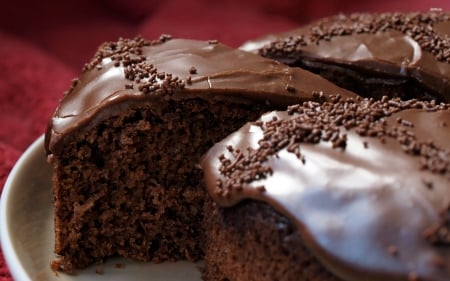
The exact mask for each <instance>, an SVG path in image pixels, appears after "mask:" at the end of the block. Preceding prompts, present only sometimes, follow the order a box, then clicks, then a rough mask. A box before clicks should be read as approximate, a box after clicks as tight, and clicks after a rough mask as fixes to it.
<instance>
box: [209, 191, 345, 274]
mask: <svg viewBox="0 0 450 281" xmlns="http://www.w3.org/2000/svg"><path fill="white" fill-rule="evenodd" d="M205 213H206V214H209V215H208V216H206V217H205V236H206V237H208V238H207V239H206V247H205V253H206V255H205V268H204V269H203V272H202V273H203V274H202V278H203V280H206V281H216V280H248V281H264V280H266V281H272V280H280V281H281V280H302V281H317V280H320V281H341V279H339V278H337V277H336V276H334V275H333V274H331V273H330V272H329V271H328V270H327V269H326V268H324V266H323V265H322V264H321V263H320V262H319V261H318V260H317V258H316V257H314V255H312V254H311V252H310V251H309V250H308V249H307V248H306V247H305V246H304V244H305V243H304V242H303V240H302V238H301V237H300V235H299V232H298V231H297V228H296V227H295V225H293V224H292V222H290V221H289V219H287V218H286V217H285V216H283V215H281V214H280V213H278V212H277V211H276V210H274V208H273V207H272V206H270V205H269V204H267V203H264V202H260V201H245V202H241V203H239V204H237V205H236V206H234V207H233V208H223V207H218V206H217V205H216V204H215V203H213V201H212V200H211V199H209V200H207V204H206V205H205Z"/></svg>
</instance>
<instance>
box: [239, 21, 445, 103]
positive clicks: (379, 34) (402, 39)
mask: <svg viewBox="0 0 450 281" xmlns="http://www.w3.org/2000/svg"><path fill="white" fill-rule="evenodd" d="M449 19H450V13H448V12H429V13H409V14H408V13H406V14H401V13H386V14H353V15H348V16H346V15H338V16H334V17H330V18H325V19H322V20H319V21H317V22H314V23H312V24H310V25H307V26H305V27H301V28H298V29H295V30H291V31H287V32H284V33H280V34H270V35H267V36H265V37H263V38H260V39H257V40H253V41H249V42H246V43H245V44H244V45H243V46H242V47H241V49H243V50H246V51H251V52H260V53H261V54H262V55H264V56H267V57H272V58H276V59H278V60H280V61H282V62H284V63H287V64H291V65H292V64H294V65H295V64H296V63H297V62H298V61H307V62H305V63H306V64H308V63H309V64H316V63H324V64H328V65H336V66H339V67H344V68H347V69H350V70H356V71H360V72H363V73H368V74H369V76H370V74H372V75H373V77H380V78H383V79H386V83H393V82H392V81H391V82H389V79H391V80H393V79H412V80H413V81H415V82H416V83H417V85H419V86H420V87H423V89H424V90H427V91H430V92H431V94H432V95H434V96H436V97H438V98H439V99H440V100H443V101H446V102H449V101H450V94H449V93H450V59H449V55H450V53H448V51H446V50H448V48H450V40H449V36H450V20H449ZM299 37H301V40H298V38H299ZM427 40H428V41H429V42H428V43H427ZM433 42H439V43H437V44H435V43H433ZM311 66H312V67H314V66H313V65H311Z"/></svg>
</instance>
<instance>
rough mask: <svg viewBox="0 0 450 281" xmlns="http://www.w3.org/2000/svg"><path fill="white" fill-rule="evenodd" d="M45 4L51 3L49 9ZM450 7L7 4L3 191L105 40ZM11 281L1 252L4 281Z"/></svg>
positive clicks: (127, 1)
mask: <svg viewBox="0 0 450 281" xmlns="http://www.w3.org/2000/svg"><path fill="white" fill-rule="evenodd" d="M43 2H44V3H43ZM436 7H440V8H443V9H447V10H448V9H450V2H449V1H448V0H410V1H404V0H378V1H356V0H355V1H352V0H321V1H306V0H277V1H272V0H260V1H258V0H240V1H234V0H222V1H210V0H194V1H186V0H165V1H158V0H98V1H88V0H79V1H56V0H49V1H31V0H15V1H3V3H2V4H1V8H0V125H1V126H0V191H1V189H2V187H3V185H4V182H5V180H6V177H7V175H8V173H9V171H10V169H11V168H12V166H13V165H14V163H15V161H16V160H17V159H18V157H19V156H20V154H21V153H22V151H23V150H24V149H25V148H26V147H27V146H28V145H29V144H30V143H31V142H32V141H33V140H34V139H36V138H37V137H38V136H39V135H40V134H42V133H43V132H44V130H45V126H46V124H47V120H48V118H49V116H50V115H51V113H52V111H53V110H54V108H55V107H56V105H57V103H58V100H59V99H60V98H61V97H62V93H63V92H64V91H65V90H66V89H67V88H68V87H69V85H70V82H71V80H72V78H74V77H75V76H76V75H77V74H78V73H79V70H80V69H81V67H82V65H83V64H84V62H86V61H87V60H88V59H89V58H90V57H91V56H92V54H93V53H94V52H95V50H96V47H97V46H98V45H99V44H100V43H101V42H103V41H106V40H116V39H117V38H118V37H130V36H135V35H143V36H145V37H147V38H150V39H151V38H155V37H158V36H159V35H160V34H161V33H166V34H172V35H173V36H176V37H187V38H195V39H218V40H219V41H222V42H223V43H226V44H228V45H231V46H235V47H237V46H239V45H240V44H241V43H243V42H244V41H245V40H247V39H252V38H255V37H258V36H261V35H263V34H266V33H269V32H279V31H283V30H287V29H290V28H294V27H296V26H298V25H301V24H303V23H306V22H308V21H311V20H313V19H317V18H319V17H322V16H328V15H331V14H335V13H338V12H346V13H348V12H355V11H412V10H428V9H430V8H436ZM9 280H12V279H11V276H10V275H9V271H8V269H7V266H6V264H5V262H4V259H3V257H2V255H1V252H0V281H9Z"/></svg>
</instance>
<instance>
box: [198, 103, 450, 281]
mask: <svg viewBox="0 0 450 281" xmlns="http://www.w3.org/2000/svg"><path fill="white" fill-rule="evenodd" d="M449 120H450V105H448V104H436V102H434V101H432V102H422V101H417V100H408V101H401V100H399V99H389V98H383V99H382V100H380V101H376V100H372V99H362V98H357V99H342V98H339V97H336V98H330V99H328V101H326V102H324V103H322V104H319V103H315V102H304V103H301V104H299V105H295V106H291V107H290V108H289V109H288V110H287V111H274V112H271V113H267V114H264V115H263V116H262V117H261V118H260V119H259V120H258V121H256V122H250V123H248V124H246V125H245V126H243V127H242V128H241V129H239V130H238V131H236V132H235V133H233V134H231V135H230V136H229V137H227V138H226V139H224V140H223V141H221V142H219V143H217V144H216V145H214V146H213V147H212V148H211V149H210V150H209V151H208V152H207V154H205V156H204V157H203V159H202V167H203V169H204V172H205V183H206V187H207V190H208V192H209V194H210V195H211V197H212V198H213V199H214V201H215V202H216V204H217V206H216V207H215V211H214V212H212V213H213V214H214V215H213V217H212V218H210V219H209V220H208V225H212V229H213V230H211V233H209V235H208V236H207V243H208V244H207V245H208V247H207V248H206V253H205V256H206V264H213V265H214V266H207V267H206V270H205V273H204V276H207V277H208V278H211V279H210V280H215V279H214V278H216V277H220V279H219V280H247V278H249V272H251V269H249V268H247V267H246V266H245V265H240V262H242V260H240V257H254V259H255V261H248V262H249V263H254V265H255V266H257V267H258V270H256V272H254V273H252V274H256V275H255V276H258V278H261V279H260V280H265V278H266V277H265V276H269V275H270V274H272V268H274V267H277V266H281V268H285V267H288V266H289V265H290V266H291V268H290V269H289V271H292V272H302V270H306V271H309V266H310V265H311V264H312V266H313V267H314V268H315V267H316V266H319V267H323V270H324V272H323V274H324V277H317V279H314V278H316V277H303V276H302V275H301V274H299V275H298V277H297V278H295V279H294V278H291V277H286V278H285V279H283V278H280V279H277V280H302V281H303V280H329V279H327V278H331V277H327V276H328V275H329V274H328V273H327V272H329V273H331V274H332V276H334V277H335V278H336V279H337V280H345V281H360V280H365V281H379V280H385V281H398V280H402V281H411V280H426V281H445V280H450V248H449V246H450V235H449V233H450V232H449V231H450V223H449V214H450V213H449V210H450V201H449V198H450V190H449V186H450V144H449V142H448V140H449V139H450V121H449ZM254 201H262V202H264V203H265V204H268V205H270V206H271V208H274V209H275V210H276V211H277V212H279V214H280V215H281V216H280V215H277V214H275V213H274V212H273V211H271V212H272V213H270V214H267V213H266V212H268V210H267V207H264V206H265V205H264V204H263V203H254ZM261 214H264V216H265V218H264V219H267V220H268V221H271V222H272V224H273V225H272V226H271V227H270V226H267V225H266V226H265V227H261V226H262V222H261V218H260V216H261ZM286 219H288V220H289V221H290V223H291V224H292V226H294V227H295V230H292V231H297V235H298V237H297V238H295V239H296V240H295V239H294V240H295V242H292V243H293V244H295V245H293V244H286V243H288V242H287V241H284V239H283V237H284V238H285V239H286V240H289V243H291V241H290V240H291V237H293V235H292V234H291V233H290V232H289V231H287V232H284V231H285V230H284V229H285V227H286ZM278 222H282V223H281V224H280V229H279V231H280V232H281V233H279V234H278V235H276V234H275V233H276V232H277V226H278ZM221 229H222V231H223V233H221ZM258 237H264V239H259V238H258ZM268 237H273V239H274V240H271V239H270V238H268ZM226 239H229V240H230V241H229V242H228V244H226V245H227V246H225V247H224V248H222V249H223V250H222V251H223V253H221V249H220V247H221V245H222V243H226V242H224V240H226ZM280 241H281V242H280ZM233 243H235V244H238V245H235V246H234V248H231V249H232V250H230V251H228V248H227V247H233V246H231V245H230V244H233ZM272 243H275V244H277V243H278V245H282V246H281V249H280V250H279V251H274V249H273V248H272V246H271V245H272ZM286 245H289V246H288V248H289V249H295V250H294V251H298V253H299V256H295V255H291V254H290V252H289V251H287V252H285V251H283V250H282V249H284V248H285V247H286ZM237 249H239V250H238V251H237V252H234V250H237ZM301 249H304V250H303V251H302V250H301ZM272 251H274V254H273V255H271V256H270V257H269V258H267V257H265V256H264V255H263V256H260V255H261V253H267V252H272ZM311 256H312V257H314V258H312V257H311ZM258 257H259V258H258ZM305 257H310V262H311V264H309V263H308V262H304V261H303V259H304V258H305ZM223 260H225V262H224V263H222V261H223ZM230 260H237V261H239V262H237V263H236V264H239V265H235V266H233V263H232V262H231V261H230ZM260 262H261V264H260ZM262 264H265V266H262ZM318 264H319V265H318ZM320 265H321V266H320ZM240 267H242V268H243V269H242V270H239V269H238V268H240ZM241 274H242V275H241ZM286 276H289V275H286ZM312 276H314V274H313V275H312ZM256 280H258V279H257V278H256ZM331 280H333V279H331Z"/></svg>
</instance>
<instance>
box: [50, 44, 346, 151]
mask: <svg viewBox="0 0 450 281" xmlns="http://www.w3.org/2000/svg"><path fill="white" fill-rule="evenodd" d="M193 69H195V71H193ZM139 75H143V76H139ZM145 75H147V76H145ZM73 84H74V85H73V87H72V89H71V90H70V91H69V92H68V93H67V94H66V96H65V97H64V98H63V100H62V101H61V104H60V106H59V107H58V108H57V110H56V112H55V113H54V115H53V117H52V120H51V122H50V125H49V127H48V130H47V134H46V135H47V137H46V148H47V151H48V152H49V153H50V152H54V151H57V150H58V144H59V143H60V141H61V139H62V138H63V137H64V136H66V135H67V134H69V133H70V132H71V131H73V130H75V129H77V128H80V127H82V126H84V125H85V124H87V123H89V122H90V121H92V120H95V118H101V116H102V114H103V115H105V114H108V107H109V106H110V105H112V104H117V103H124V102H127V101H130V100H134V101H139V100H146V101H147V102H153V103H155V104H156V105H157V103H158V102H161V100H164V99H188V98H195V97H198V98H202V99H208V100H210V101H211V102H214V101H220V100H223V99H227V100H235V101H239V102H247V103H248V102H250V101H251V100H260V101H266V102H267V103H272V104H279V105H287V104H292V103H296V102H300V101H304V100H311V99H312V98H313V95H315V94H317V93H319V92H322V93H324V94H336V93H340V94H341V95H345V96H353V95H354V94H353V93H351V92H349V91H346V90H344V89H341V88H339V87H337V86H335V85H334V84H332V83H330V82H328V81H326V80H324V79H322V78H321V77H320V76H317V75H315V74H312V73H310V72H307V71H304V70H300V69H297V68H290V67H287V66H285V65H283V64H281V63H279V62H276V61H273V60H270V59H264V58H261V57H259V56H257V55H254V54H250V53H247V52H244V51H241V50H235V49H232V48H229V47H227V46H225V45H222V44H220V43H217V42H215V41H210V42H204V41H195V40H186V39H170V38H168V37H162V39H160V40H158V41H152V42H150V41H145V40H143V39H142V38H136V39H133V40H127V39H121V40H119V41H118V42H111V43H106V44H105V45H104V46H102V47H101V48H99V50H98V52H97V54H96V56H95V57H94V58H93V60H92V61H91V62H90V63H89V64H87V65H86V66H85V68H84V72H83V73H82V75H81V77H80V78H79V79H77V80H75V81H74V83H73ZM157 108H158V106H155V110H156V109H157Z"/></svg>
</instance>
